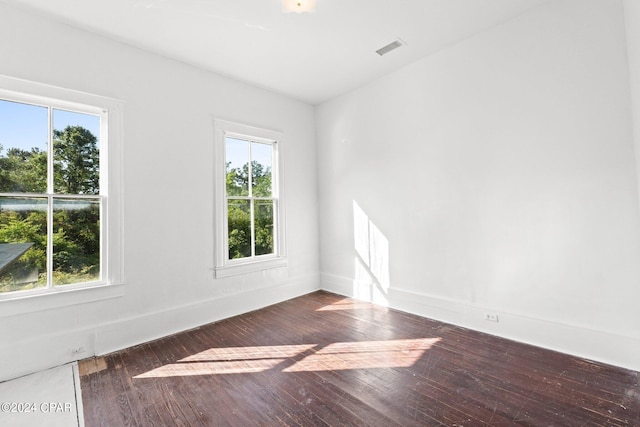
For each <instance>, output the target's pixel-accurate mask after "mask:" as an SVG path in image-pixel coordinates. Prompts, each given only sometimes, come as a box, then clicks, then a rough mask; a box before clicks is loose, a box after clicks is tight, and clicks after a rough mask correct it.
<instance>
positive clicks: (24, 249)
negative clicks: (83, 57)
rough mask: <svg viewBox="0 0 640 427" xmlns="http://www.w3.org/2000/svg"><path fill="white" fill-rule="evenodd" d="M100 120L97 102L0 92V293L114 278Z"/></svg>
mask: <svg viewBox="0 0 640 427" xmlns="http://www.w3.org/2000/svg"><path fill="white" fill-rule="evenodd" d="M32 86H33V87H36V88H37V87H39V86H37V85H36V84H33V85H32ZM47 90H49V91H54V90H53V89H51V88H47ZM55 92H56V93H64V90H60V91H55ZM74 94H75V96H76V97H81V98H87V97H89V98H90V96H89V95H87V96H80V95H78V94H77V93H74ZM96 99H99V97H96ZM107 117H108V108H107V107H106V106H103V105H97V106H96V105H86V104H81V103H75V102H69V101H67V100H56V99H52V98H45V97H41V96H37V95H32V94H25V93H14V92H9V91H6V90H0V297H10V296H13V295H24V294H26V293H28V294H37V293H48V292H52V291H57V290H62V289H72V288H75V287H78V286H80V287H87V286H92V285H97V284H107V283H110V282H111V281H110V279H113V278H115V277H119V276H120V275H119V274H116V273H114V274H111V275H110V273H109V271H110V270H109V265H110V261H109V256H108V255H109V250H108V248H107V247H106V242H107V241H108V240H109V236H110V235H111V237H112V238H113V240H114V245H116V243H117V241H119V233H118V232H116V231H115V229H116V228H117V227H115V226H113V227H112V228H113V230H112V232H111V234H109V221H110V219H111V218H110V216H109V209H108V208H107V203H108V193H107V188H108V187H109V185H108V183H109V180H108V178H107V175H108V170H107V167H106V165H107V163H108V161H107V159H108V157H107V146H108V141H107V129H108V125H107ZM112 181H114V180H112ZM115 187H116V186H115V185H114V188H115ZM115 205H117V203H114V206H115ZM114 221H115V220H114ZM112 261H113V260H112ZM111 264H112V270H113V267H114V266H115V265H116V264H118V263H117V262H115V261H113V262H112V263H111ZM110 276H112V277H110Z"/></svg>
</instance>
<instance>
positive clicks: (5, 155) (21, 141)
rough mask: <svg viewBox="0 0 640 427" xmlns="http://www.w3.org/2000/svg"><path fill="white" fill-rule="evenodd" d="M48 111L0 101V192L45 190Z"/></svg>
mask: <svg viewBox="0 0 640 427" xmlns="http://www.w3.org/2000/svg"><path fill="white" fill-rule="evenodd" d="M48 129H49V118H48V109H47V108H45V107H38V106H35V105H27V104H21V103H18V102H10V101H5V100H0V192H5V193H44V192H45V191H47V140H48V138H47V133H48V132H49V130H48Z"/></svg>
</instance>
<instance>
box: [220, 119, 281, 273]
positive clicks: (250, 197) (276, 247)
mask: <svg viewBox="0 0 640 427" xmlns="http://www.w3.org/2000/svg"><path fill="white" fill-rule="evenodd" d="M216 153H217V158H218V159H219V163H218V165H220V166H222V167H220V168H217V172H216V206H217V208H216V212H217V213H216V218H217V220H216V224H217V225H216V230H217V234H216V268H215V271H216V277H225V276H229V275H234V274H241V273H245V272H250V271H259V270H263V269H268V268H275V267H281V266H285V265H286V256H285V239H284V202H283V199H284V198H283V186H282V179H281V177H282V134H281V133H279V132H276V131H270V130H265V129H261V128H255V127H252V126H247V125H242V124H237V123H233V122H227V121H223V120H216Z"/></svg>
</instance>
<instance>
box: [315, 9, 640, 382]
mask: <svg viewBox="0 0 640 427" xmlns="http://www.w3.org/2000/svg"><path fill="white" fill-rule="evenodd" d="M408 43H409V45H410V43H411V42H410V41H408ZM629 90H630V89H629V70H628V63H627V52H626V43H625V24H624V14H623V8H622V2H621V1H617V0H554V1H551V2H549V3H546V4H544V5H542V6H541V7H538V8H536V9H534V10H532V11H531V12H529V13H527V14H524V15H521V16H519V17H517V18H516V19H513V20H511V21H509V22H506V23H504V24H503V25H500V26H497V27H495V28H493V29H491V30H489V31H486V32H484V33H481V34H478V35H476V36H474V37H472V38H470V39H468V40H466V41H464V42H462V43H459V44H457V45H455V46H451V47H449V48H447V49H445V50H443V51H441V52H439V53H438V54H436V55H433V56H430V57H428V58H425V59H423V60H421V61H418V62H416V63H414V64H412V65H410V66H408V67H406V68H404V69H402V70H400V71H398V72H395V73H393V74H391V75H388V76H386V77H385V78H382V79H380V80H379V81H377V82H375V83H373V84H370V85H368V86H366V87H363V88H361V89H359V90H356V91H354V92H352V93H349V94H347V95H344V96H342V97H339V98H337V99H335V100H333V101H330V102H327V103H325V104H323V105H321V106H320V107H318V108H317V118H316V126H317V129H318V130H317V138H318V141H317V143H318V156H319V175H320V180H319V183H320V203H319V207H320V224H321V228H320V229H321V235H322V239H321V263H320V265H321V271H322V286H323V288H326V289H328V290H333V291H336V292H339V293H344V294H352V295H356V296H358V297H361V298H365V299H370V300H374V301H378V302H382V303H387V304H389V305H390V306H392V307H396V308H399V309H402V310H406V311H409V312H414V313H418V314H421V315H424V316H427V317H432V318H436V319H441V320H445V321H448V322H452V323H455V324H459V325H464V326H467V327H471V328H474V329H478V330H483V331H487V332H490V333H493V334H496V335H501V336H505V337H510V338H514V339H516V340H520V341H524V342H530V343H534V344H537V345H540V346H544V347H548V348H552V349H558V350H561V351H564V352H568V353H573V354H577V355H580V356H583V357H587V358H591V359H597V360H600V361H604V362H608V363H612V364H617V365H621V366H626V367H630V368H632V369H636V370H640V306H639V305H638V304H639V303H638V301H640V286H638V284H639V283H640V227H639V226H640V216H639V208H638V192H637V183H636V165H635V161H634V147H633V141H632V121H631V103H630V96H629ZM484 313H495V314H497V315H498V319H499V322H498V323H493V322H488V321H485V320H484V319H483V315H484Z"/></svg>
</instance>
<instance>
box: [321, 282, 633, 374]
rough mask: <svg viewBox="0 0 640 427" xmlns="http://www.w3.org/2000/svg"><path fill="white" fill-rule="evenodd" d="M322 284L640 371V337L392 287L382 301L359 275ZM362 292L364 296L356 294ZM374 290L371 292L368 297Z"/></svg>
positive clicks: (322, 287)
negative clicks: (489, 316) (494, 316)
mask: <svg viewBox="0 0 640 427" xmlns="http://www.w3.org/2000/svg"><path fill="white" fill-rule="evenodd" d="M320 283H321V284H320V287H321V289H324V290H326V291H329V292H334V293H337V294H340V295H345V296H349V297H355V298H359V299H362V300H365V301H370V302H376V303H384V305H387V306H389V307H391V308H394V309H397V310H400V311H404V312H407V313H412V314H416V315H419V316H422V317H427V318H430V319H434V320H439V321H442V322H446V323H450V324H453V325H457V326H462V327H465V328H469V329H473V330H476V331H480V332H485V333H488V334H491V335H496V336H499V337H503V338H508V339H511V340H514V341H519V342H522V343H526V344H532V345H535V346H538V347H543V348H547V349H550V350H554V351H559V352H562V353H566V354H571V355H574V356H578V357H581V358H584V359H589V360H593V361H597V362H602V363H606V364H610V365H615V366H619V367H622V368H626V369H631V370H634V371H640V339H638V338H634V337H629V336H624V335H619V334H616V333H611V332H606V331H598V330H594V329H590V328H586V327H581V326H579V325H568V324H564V323H559V322H552V321H548V320H545V319H539V318H533V317H530V316H525V315H521V314H518V313H506V312H499V313H498V316H499V322H497V323H496V322H489V321H486V320H484V314H485V313H487V312H493V311H494V310H493V309H492V308H489V307H483V306H480V305H477V304H471V303H468V302H465V301H458V300H454V299H446V298H441V297H437V296H433V295H427V294H422V293H416V292H412V291H407V290H403V289H397V288H391V289H389V290H388V291H387V293H386V295H385V297H384V299H385V301H380V297H379V296H378V297H377V299H378V300H377V301H376V292H375V290H374V292H363V291H358V286H354V281H353V279H350V278H347V277H340V276H336V275H330V274H322V275H321V282H320ZM356 294H359V295H356ZM367 294H369V297H367V296H368V295H367Z"/></svg>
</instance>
